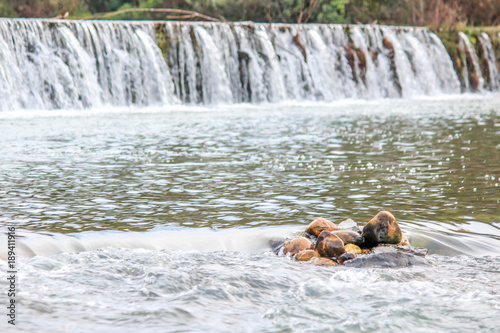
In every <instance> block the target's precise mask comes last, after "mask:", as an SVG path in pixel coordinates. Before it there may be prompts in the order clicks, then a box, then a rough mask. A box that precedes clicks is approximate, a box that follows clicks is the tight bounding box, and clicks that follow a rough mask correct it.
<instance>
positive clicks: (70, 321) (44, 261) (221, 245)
mask: <svg viewBox="0 0 500 333" xmlns="http://www.w3.org/2000/svg"><path fill="white" fill-rule="evenodd" d="M499 109H500V98H499V97H498V96H497V95H486V96H474V97H473V96H461V97H453V96H452V97H443V98H436V99H419V100H384V101H356V102H354V101H344V102H339V103H337V104H330V105H321V104H309V105H308V104H288V105H280V106H259V107H255V106H244V105H243V106H242V105H239V106H227V107H218V108H210V107H207V108H189V107H182V108H180V107H179V108H177V107H171V108H169V109H165V108H149V109H121V110H116V109H115V110H112V109H102V110H93V111H82V112H74V111H50V112H34V111H25V112H24V111H23V112H3V113H0V128H2V131H1V133H0V145H1V147H2V150H1V151H2V154H1V155H0V194H1V195H0V212H1V213H0V221H1V223H2V225H3V226H7V225H15V226H16V227H17V232H18V234H19V235H20V236H22V237H21V238H19V239H18V247H19V250H20V252H21V256H20V258H19V261H20V267H19V276H20V281H19V285H20V289H21V293H20V294H19V301H20V305H19V308H20V310H19V311H20V312H19V313H20V315H19V321H20V325H19V327H20V328H21V329H24V330H26V331H34V330H49V329H50V330H53V331H68V332H69V331H71V332H79V331H81V332H87V331H90V330H97V331H102V332H108V331H109V332H124V331H130V332H132V331H134V332H136V331H138V330H139V331H158V332H166V331H171V332H178V331H189V332H199V331H214V332H288V331H296V332H304V331H336V332H337V331H338V332H356V331H360V332H377V331H380V332H383V331H388V330H392V331H401V332H430V331H433V332H438V331H442V332H468V331H472V330H476V331H481V332H494V331H495V330H496V329H497V325H496V318H497V317H498V311H499V310H500V296H499V294H498V291H497V290H496V289H497V286H498V284H499V281H500V275H499V270H498V267H499V265H500V259H499V258H500V257H499V254H500V250H499V249H500V218H499V212H500V209H499V208H500V187H499V183H500V179H499V177H500V115H499V113H498V110H499ZM382 209H386V210H390V211H391V212H393V213H394V215H395V216H396V218H397V219H398V221H399V223H400V225H401V227H402V229H403V231H405V232H406V233H407V234H408V235H409V238H410V241H411V243H412V245H414V246H424V247H427V248H428V249H429V250H430V256H429V261H430V263H431V265H429V266H419V267H410V268H401V269H374V268H370V269H368V268H366V269H353V268H338V267H337V268H331V267H316V266H312V265H308V264H300V263H296V262H293V261H291V260H289V259H287V258H282V257H276V256H274V255H273V254H272V253H271V252H270V249H269V246H268V240H269V239H271V238H276V237H290V236H292V235H293V234H294V233H296V232H299V231H301V230H303V229H304V227H305V225H307V223H309V222H310V221H311V220H312V219H313V218H315V217H318V216H322V217H326V218H329V219H332V220H333V221H335V222H340V221H342V220H344V219H346V218H349V217H350V218H352V219H354V220H355V221H357V222H358V223H360V224H361V225H363V224H364V223H366V222H367V221H368V220H369V219H370V218H371V217H372V216H373V215H375V214H376V213H377V212H378V211H379V210H382ZM0 246H1V247H0V255H1V256H2V257H5V249H6V239H5V237H3V238H2V240H1V242H0ZM0 263H1V265H2V266H5V263H4V262H3V261H1V262H0ZM1 271H2V272H5V271H6V267H4V268H2V269H1ZM2 274H3V273H2ZM4 280H5V279H3V278H2V282H1V283H0V285H1V286H2V289H5V288H6V287H7V285H6V282H4ZM472 309H473V310H472ZM4 324H5V322H3V321H2V323H1V324H0V325H4ZM2 327H3V326H2Z"/></svg>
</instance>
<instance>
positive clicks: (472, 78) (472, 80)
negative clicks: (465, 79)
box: [469, 72, 479, 92]
mask: <svg viewBox="0 0 500 333" xmlns="http://www.w3.org/2000/svg"><path fill="white" fill-rule="evenodd" d="M469 86H470V91H472V92H476V91H478V90H479V79H478V77H477V75H476V73H474V72H470V73H469Z"/></svg>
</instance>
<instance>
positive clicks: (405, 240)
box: [398, 232, 410, 246]
mask: <svg viewBox="0 0 500 333" xmlns="http://www.w3.org/2000/svg"><path fill="white" fill-rule="evenodd" d="M398 245H400V246H406V245H410V242H409V241H408V238H407V237H406V235H405V234H404V233H402V232H401V240H400V241H399V243H398Z"/></svg>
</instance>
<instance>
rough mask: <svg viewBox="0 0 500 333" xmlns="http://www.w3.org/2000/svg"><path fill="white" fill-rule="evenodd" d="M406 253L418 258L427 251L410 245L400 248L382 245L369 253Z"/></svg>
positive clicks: (423, 255)
mask: <svg viewBox="0 0 500 333" xmlns="http://www.w3.org/2000/svg"><path fill="white" fill-rule="evenodd" d="M389 252H390V253H408V254H411V255H415V256H418V257H425V256H426V255H427V252H428V250H427V249H426V248H424V247H413V246H410V245H406V246H400V245H390V244H383V245H379V246H377V247H374V248H372V249H371V251H370V253H374V254H379V253H389Z"/></svg>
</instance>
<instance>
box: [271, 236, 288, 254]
mask: <svg viewBox="0 0 500 333" xmlns="http://www.w3.org/2000/svg"><path fill="white" fill-rule="evenodd" d="M269 245H270V246H271V250H272V251H273V252H274V253H275V254H279V253H280V252H281V250H282V249H283V246H284V245H285V239H271V240H270V241H269Z"/></svg>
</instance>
